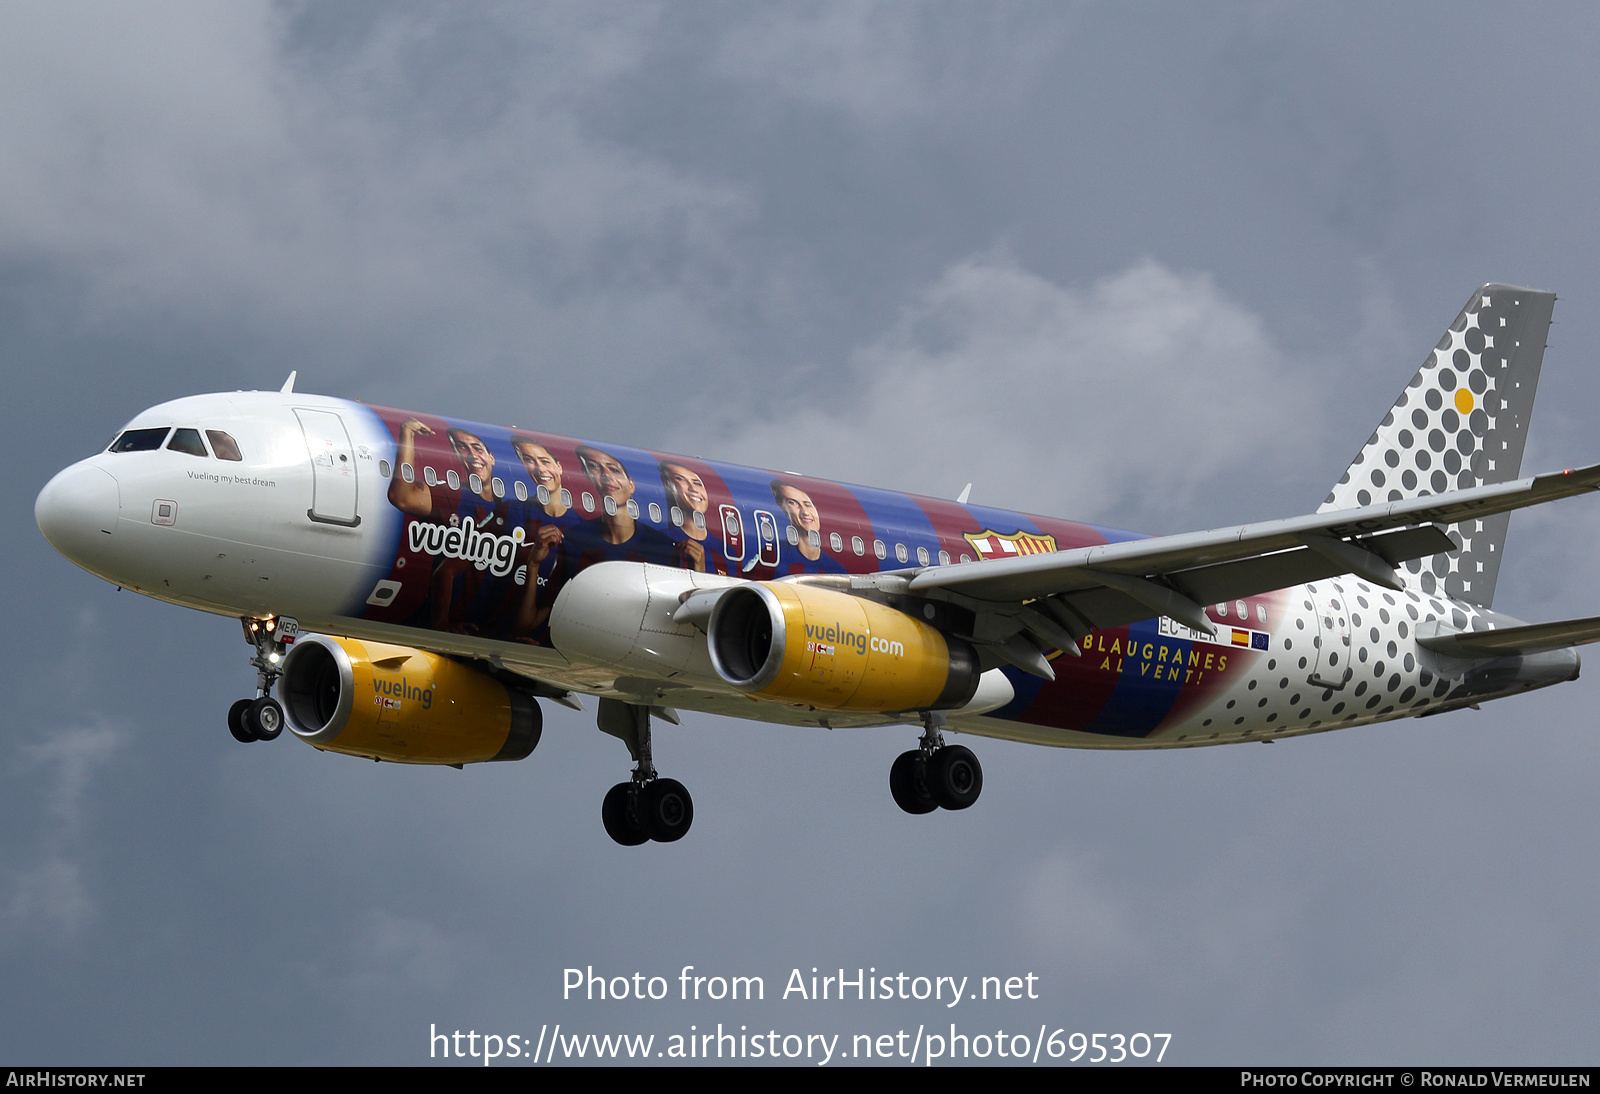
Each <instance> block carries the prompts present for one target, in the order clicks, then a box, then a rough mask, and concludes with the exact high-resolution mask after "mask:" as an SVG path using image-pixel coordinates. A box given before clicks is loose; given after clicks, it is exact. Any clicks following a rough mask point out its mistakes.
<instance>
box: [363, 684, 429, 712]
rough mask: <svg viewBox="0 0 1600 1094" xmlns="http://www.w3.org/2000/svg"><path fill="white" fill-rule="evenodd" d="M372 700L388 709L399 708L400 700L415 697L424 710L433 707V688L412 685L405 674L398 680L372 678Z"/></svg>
mask: <svg viewBox="0 0 1600 1094" xmlns="http://www.w3.org/2000/svg"><path fill="white" fill-rule="evenodd" d="M372 692H373V695H372V701H373V703H375V704H376V705H378V706H380V707H383V708H384V709H386V710H399V709H400V700H402V699H415V700H416V701H417V702H419V703H421V704H422V709H423V710H432V709H433V689H432V688H418V687H412V686H411V682H410V681H409V680H407V679H406V678H405V677H404V676H402V677H400V679H398V680H383V679H380V678H379V677H376V676H374V677H373V678H372Z"/></svg>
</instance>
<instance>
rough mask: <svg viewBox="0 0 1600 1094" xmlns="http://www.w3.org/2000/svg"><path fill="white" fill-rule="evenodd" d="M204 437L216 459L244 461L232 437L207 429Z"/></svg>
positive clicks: (386, 474)
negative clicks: (206, 438) (209, 442)
mask: <svg viewBox="0 0 1600 1094" xmlns="http://www.w3.org/2000/svg"><path fill="white" fill-rule="evenodd" d="M206 437H208V438H209V439H210V441H211V451H213V452H215V453H216V455H217V459H219V460H231V461H233V462H234V463H238V462H239V461H240V460H242V459H244V455H243V453H241V452H240V451H239V446H238V444H237V443H235V441H234V439H233V438H232V437H230V436H228V434H226V433H224V432H223V431H222V430H220V429H208V430H206ZM383 475H384V478H388V477H389V472H387V471H385V472H384V473H383Z"/></svg>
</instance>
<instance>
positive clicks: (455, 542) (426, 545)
mask: <svg viewBox="0 0 1600 1094" xmlns="http://www.w3.org/2000/svg"><path fill="white" fill-rule="evenodd" d="M406 533H407V535H408V536H409V537H410V542H411V549H412V550H413V551H420V552H424V553H426V554H430V555H436V556H441V557H443V558H459V559H462V560H463V561H465V562H470V563H472V564H473V565H474V566H476V567H477V568H478V569H480V570H488V571H489V572H490V573H492V574H494V576H495V577H505V576H506V575H507V574H509V573H510V572H511V564H512V563H513V562H514V561H516V557H517V548H518V547H521V546H522V541H523V539H524V538H526V536H527V533H526V532H524V531H523V530H522V529H521V528H513V529H512V530H511V534H510V535H509V536H497V535H493V534H491V533H489V532H480V531H478V529H477V528H475V527H473V524H472V518H471V517H468V518H467V519H466V520H464V521H463V522H462V523H461V527H459V528H449V527H446V526H445V525H443V524H428V523H426V522H423V521H413V522H412V524H411V526H410V527H409V528H407V529H406Z"/></svg>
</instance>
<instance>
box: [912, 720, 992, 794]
mask: <svg viewBox="0 0 1600 1094" xmlns="http://www.w3.org/2000/svg"><path fill="white" fill-rule="evenodd" d="M922 725H923V731H922V740H921V742H920V743H919V745H918V747H917V748H913V749H912V750H911V751H909V752H902V753H901V754H900V755H899V756H898V757H897V758H896V759H895V761H894V765H893V766H892V767H890V768H889V793H891V794H893V795H894V801H895V804H896V805H898V806H899V807H900V808H901V809H904V810H905V811H906V812H907V813H914V814H921V813H932V812H933V811H934V810H935V809H965V808H967V807H968V806H969V805H971V804H972V803H973V802H975V801H977V800H978V795H979V794H981V793H983V765H982V764H980V763H978V757H976V756H974V755H973V754H972V750H971V749H970V748H964V747H963V746H961V745H947V744H945V743H944V734H942V733H940V732H939V727H940V726H942V725H944V715H943V714H940V713H938V712H937V711H929V712H928V713H926V714H924V715H923V717H922Z"/></svg>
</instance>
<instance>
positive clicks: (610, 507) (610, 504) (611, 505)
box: [584, 494, 617, 517]
mask: <svg viewBox="0 0 1600 1094" xmlns="http://www.w3.org/2000/svg"><path fill="white" fill-rule="evenodd" d="M584 497H585V498H587V497H588V495H587V494H585V495H584ZM600 504H601V505H602V506H604V507H605V511H606V516H608V517H614V516H616V515H617V499H616V498H614V497H612V496H611V495H610V494H607V495H606V496H605V497H604V498H602V499H601V501H600Z"/></svg>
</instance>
